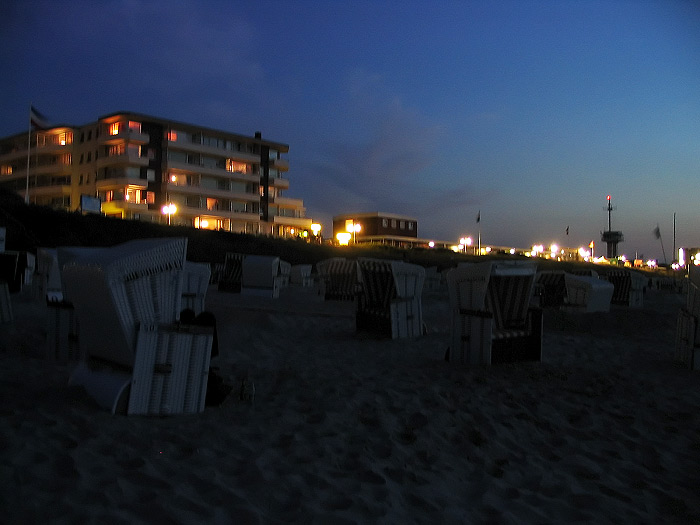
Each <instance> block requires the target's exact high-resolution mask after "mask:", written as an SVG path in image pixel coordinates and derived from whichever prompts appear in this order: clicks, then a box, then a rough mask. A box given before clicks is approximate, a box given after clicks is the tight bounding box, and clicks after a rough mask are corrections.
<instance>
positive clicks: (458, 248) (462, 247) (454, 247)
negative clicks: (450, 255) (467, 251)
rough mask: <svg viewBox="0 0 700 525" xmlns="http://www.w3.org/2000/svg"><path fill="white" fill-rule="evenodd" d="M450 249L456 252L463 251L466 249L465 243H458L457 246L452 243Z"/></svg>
mask: <svg viewBox="0 0 700 525" xmlns="http://www.w3.org/2000/svg"><path fill="white" fill-rule="evenodd" d="M450 250H452V251H453V252H455V253H456V252H461V251H462V250H464V244H458V245H456V246H455V245H452V246H450Z"/></svg>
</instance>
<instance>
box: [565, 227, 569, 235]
mask: <svg viewBox="0 0 700 525" xmlns="http://www.w3.org/2000/svg"><path fill="white" fill-rule="evenodd" d="M566 234H567V235H569V227H568V226H567V227H566Z"/></svg>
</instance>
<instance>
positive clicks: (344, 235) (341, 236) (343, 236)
mask: <svg viewBox="0 0 700 525" xmlns="http://www.w3.org/2000/svg"><path fill="white" fill-rule="evenodd" d="M335 238H336V239H338V244H340V245H341V246H347V245H348V244H350V239H351V238H352V234H350V233H349V232H338V233H337V234H336V236H335Z"/></svg>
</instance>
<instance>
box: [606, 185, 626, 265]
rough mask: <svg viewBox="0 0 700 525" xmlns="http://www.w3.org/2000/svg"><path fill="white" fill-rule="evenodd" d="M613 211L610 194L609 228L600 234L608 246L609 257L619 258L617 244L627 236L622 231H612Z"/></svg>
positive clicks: (607, 254)
mask: <svg viewBox="0 0 700 525" xmlns="http://www.w3.org/2000/svg"><path fill="white" fill-rule="evenodd" d="M612 211H613V207H612V202H611V200H610V195H608V230H607V231H604V232H601V236H600V240H601V241H603V242H604V243H605V244H607V246H608V249H607V253H606V255H605V256H606V257H607V258H608V259H615V258H617V245H618V244H619V243H621V242H622V241H624V240H625V236H624V235H622V232H619V231H612V221H611V218H612Z"/></svg>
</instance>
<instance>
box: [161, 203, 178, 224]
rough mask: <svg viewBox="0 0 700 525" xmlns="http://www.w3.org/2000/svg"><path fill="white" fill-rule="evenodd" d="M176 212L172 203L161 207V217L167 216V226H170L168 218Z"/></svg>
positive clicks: (175, 207)
mask: <svg viewBox="0 0 700 525" xmlns="http://www.w3.org/2000/svg"><path fill="white" fill-rule="evenodd" d="M176 211H177V206H175V205H174V204H173V203H172V202H170V203H168V204H166V205H165V206H163V209H162V212H163V215H167V216H168V226H170V217H172V215H173V214H174V213H175V212H176Z"/></svg>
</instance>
